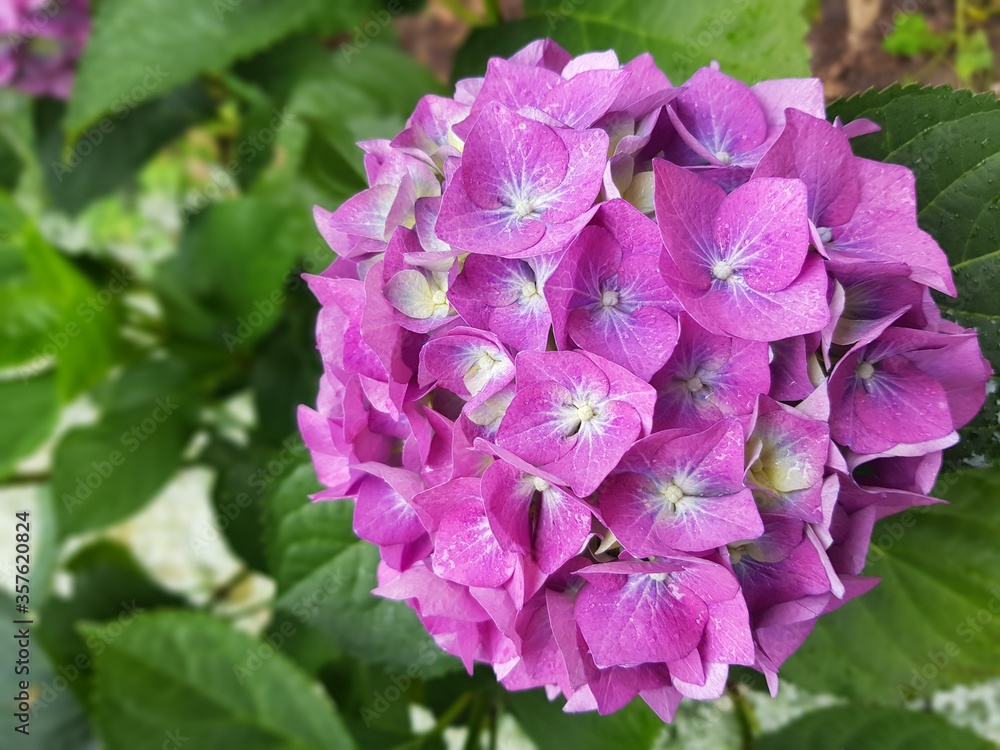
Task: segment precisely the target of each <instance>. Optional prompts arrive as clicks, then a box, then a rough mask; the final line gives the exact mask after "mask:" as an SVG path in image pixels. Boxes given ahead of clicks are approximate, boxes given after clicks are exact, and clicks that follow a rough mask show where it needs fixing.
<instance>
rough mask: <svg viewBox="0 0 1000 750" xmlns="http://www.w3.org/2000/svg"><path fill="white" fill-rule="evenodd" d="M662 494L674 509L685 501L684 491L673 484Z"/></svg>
mask: <svg viewBox="0 0 1000 750" xmlns="http://www.w3.org/2000/svg"><path fill="white" fill-rule="evenodd" d="M660 494H661V495H662V496H663V499H664V500H666V501H667V502H668V503H670V505H672V506H674V507H676V506H677V504H678V503H679V502H680V501H681V500H683V499H684V490H682V489H681V488H680V487H678V486H677V485H676V484H674V483H673V482H671V483H670V484H668V485H667V486H666V487H664V488H663V490H662V491H661V493H660Z"/></svg>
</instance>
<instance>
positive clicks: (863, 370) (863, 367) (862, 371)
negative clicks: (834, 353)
mask: <svg viewBox="0 0 1000 750" xmlns="http://www.w3.org/2000/svg"><path fill="white" fill-rule="evenodd" d="M854 372H855V373H856V374H857V376H858V377H859V378H861V379H862V380H871V378H872V376H873V375H875V368H874V367H873V366H872V363H871V362H864V361H862V362H859V363H858V369H857V370H855V371H854Z"/></svg>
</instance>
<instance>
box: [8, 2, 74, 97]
mask: <svg viewBox="0 0 1000 750" xmlns="http://www.w3.org/2000/svg"><path fill="white" fill-rule="evenodd" d="M89 11H90V0H0V86H10V87H14V88H18V89H21V90H22V91H25V92H27V93H29V94H32V95H33V96H53V97H56V98H58V99H66V98H67V97H69V93H70V90H71V89H72V87H73V76H74V71H75V68H76V61H77V59H78V58H79V57H80V54H81V53H82V52H83V47H84V45H85V44H86V42H87V37H88V35H89V34H90V12H89Z"/></svg>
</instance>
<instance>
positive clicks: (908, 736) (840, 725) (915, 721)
mask: <svg viewBox="0 0 1000 750" xmlns="http://www.w3.org/2000/svg"><path fill="white" fill-rule="evenodd" d="M755 747H756V748H758V749H759V750H803V748H808V749H809V750H843V749H844V748H850V750H910V748H920V750H959V748H961V750H996V745H994V744H993V743H991V742H987V741H986V740H984V739H982V738H981V737H977V736H976V735H975V734H973V733H972V732H970V731H969V730H967V729H959V728H958V727H955V726H952V725H951V724H949V723H948V722H947V721H945V720H944V719H942V718H941V717H939V716H935V715H933V714H926V713H918V712H916V711H907V710H905V709H902V708H876V707H874V706H865V705H857V704H854V705H846V706H833V707H832V708H825V709H822V710H820V711H813V712H812V713H808V714H806V715H805V716H803V717H802V718H801V719H798V720H796V721H794V722H792V723H791V724H789V725H788V726H786V727H784V728H782V729H779V730H778V731H777V732H773V733H771V734H766V735H764V736H763V737H761V738H760V739H759V741H758V743H757V744H756V745H755Z"/></svg>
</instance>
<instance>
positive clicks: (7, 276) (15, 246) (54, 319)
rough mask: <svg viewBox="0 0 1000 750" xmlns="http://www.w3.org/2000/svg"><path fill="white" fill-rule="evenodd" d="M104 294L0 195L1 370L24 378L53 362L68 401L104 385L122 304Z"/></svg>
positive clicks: (115, 345) (61, 391)
mask: <svg viewBox="0 0 1000 750" xmlns="http://www.w3.org/2000/svg"><path fill="white" fill-rule="evenodd" d="M100 291H101V290H98V289H97V288H95V286H94V285H93V283H92V282H91V281H90V280H89V279H88V278H87V277H86V276H84V275H83V274H82V273H80V271H79V270H77V268H76V267H75V266H74V265H73V264H72V263H71V262H70V261H69V260H67V259H66V258H65V257H63V256H62V255H61V254H60V253H59V252H58V251H56V249H55V248H53V247H52V246H51V245H50V244H49V243H48V242H47V241H46V240H45V239H44V238H43V237H42V235H41V234H40V233H39V231H38V229H37V227H35V225H34V224H33V223H32V222H31V221H29V220H28V219H27V217H25V216H24V215H23V214H22V213H21V212H20V210H19V209H18V208H17V207H16V206H15V205H14V204H13V202H12V201H10V200H9V199H8V198H7V197H6V196H3V195H0V368H2V367H13V368H15V372H14V374H15V376H16V377H21V378H24V377H31V376H34V375H37V374H40V373H42V372H45V371H47V370H48V369H50V368H51V367H52V364H53V362H55V364H56V370H57V388H58V392H59V397H60V399H61V400H63V401H68V400H70V399H72V398H73V397H74V396H76V395H77V394H79V393H81V392H82V391H84V390H86V389H87V388H89V387H91V386H92V385H94V384H95V383H97V382H99V381H100V380H101V379H102V378H103V377H104V375H105V374H106V373H107V370H108V368H110V366H111V364H112V363H113V362H114V359H115V357H116V354H117V348H118V334H117V332H116V330H115V324H116V320H117V311H118V302H119V301H118V300H117V299H115V297H114V295H111V298H110V299H108V300H106V301H105V300H102V299H100Z"/></svg>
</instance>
